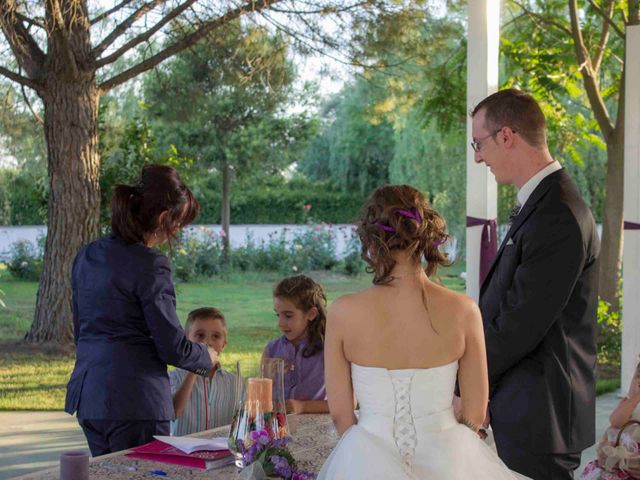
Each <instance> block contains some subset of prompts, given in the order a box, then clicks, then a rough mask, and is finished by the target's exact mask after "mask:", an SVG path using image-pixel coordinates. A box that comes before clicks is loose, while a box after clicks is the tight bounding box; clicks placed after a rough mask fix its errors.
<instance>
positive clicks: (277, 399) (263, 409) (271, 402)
mask: <svg viewBox="0 0 640 480" xmlns="http://www.w3.org/2000/svg"><path fill="white" fill-rule="evenodd" d="M236 369H237V382H238V385H237V386H236V398H238V403H237V405H236V408H235V412H234V415H233V420H232V423H231V430H230V431H229V450H231V452H232V453H233V454H234V456H235V458H236V466H238V467H239V468H244V467H245V466H246V465H245V463H246V462H245V460H244V453H245V452H246V451H247V450H248V449H249V448H250V447H251V444H252V442H253V440H252V438H251V432H254V431H260V430H264V431H266V432H267V434H268V435H269V438H271V439H278V438H284V437H286V436H287V435H289V429H288V428H287V415H286V413H287V412H286V405H285V398H284V361H283V360H282V359H280V358H263V359H262V361H261V362H260V364H259V367H258V368H255V367H253V368H252V365H251V364H250V362H247V364H246V365H245V366H244V367H243V366H242V365H240V363H239V362H238V364H237V367H236Z"/></svg>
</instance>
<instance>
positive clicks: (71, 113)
mask: <svg viewBox="0 0 640 480" xmlns="http://www.w3.org/2000/svg"><path fill="white" fill-rule="evenodd" d="M47 83H48V85H47V88H46V90H45V92H46V93H45V94H44V95H43V103H44V107H45V124H44V129H45V138H46V140H47V154H48V173H49V214H48V230H47V242H46V248H45V254H44V270H43V272H42V277H41V278H40V287H39V289H38V298H37V303H36V312H35V318H34V320H33V324H32V325H31V330H30V331H29V333H28V334H27V336H26V341H27V342H44V341H56V342H58V343H61V344H68V343H71V342H72V341H73V322H72V307H71V267H72V264H73V260H74V258H75V255H76V254H77V252H78V250H79V249H80V247H82V245H84V244H86V243H87V242H89V241H91V240H94V239H95V238H96V237H97V235H98V227H99V212H100V186H99V172H100V159H99V152H98V102H99V98H100V92H99V90H98V88H97V87H96V86H95V81H94V79H93V78H89V79H84V80H81V81H79V82H68V81H67V80H65V79H64V77H63V76H60V77H53V78H51V77H50V78H49V79H48V82H47Z"/></svg>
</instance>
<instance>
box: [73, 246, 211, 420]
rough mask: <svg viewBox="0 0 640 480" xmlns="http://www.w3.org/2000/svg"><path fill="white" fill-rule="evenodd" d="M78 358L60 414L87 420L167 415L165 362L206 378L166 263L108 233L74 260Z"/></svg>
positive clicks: (206, 366) (200, 350) (206, 362)
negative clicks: (179, 313)
mask: <svg viewBox="0 0 640 480" xmlns="http://www.w3.org/2000/svg"><path fill="white" fill-rule="evenodd" d="M72 287H73V323H74V334H75V341H76V363H75V367H74V369H73V373H72V374H71V379H70V380H69V383H68V384H67V398H66V402H65V411H66V412H67V413H71V414H73V413H74V412H76V411H77V416H78V418H81V419H90V420H173V419H174V417H175V414H174V411H173V401H172V397H171V388H170V385H169V377H168V375H167V364H169V365H175V366H176V367H180V368H183V369H185V370H190V371H192V372H195V373H198V374H200V375H208V374H209V372H210V370H211V359H210V357H209V353H208V351H207V348H206V347H205V346H204V345H200V344H196V343H192V342H190V341H189V340H187V338H186V336H185V333H184V330H183V329H182V326H181V325H180V321H179V320H178V316H177V314H176V296H175V291H174V288H173V282H172V278H171V268H170V266H169V260H168V259H167V257H165V256H164V255H162V254H161V253H160V252H158V251H156V250H154V249H151V248H148V247H145V246H144V245H141V244H134V245H131V244H127V243H126V242H124V241H123V240H121V239H119V238H118V237H116V236H115V235H113V234H112V235H108V236H106V237H103V238H101V239H100V240H97V241H95V242H93V243H90V244H88V245H85V246H84V247H83V248H82V249H81V250H80V252H79V253H78V255H77V256H76V259H75V261H74V264H73V271H72Z"/></svg>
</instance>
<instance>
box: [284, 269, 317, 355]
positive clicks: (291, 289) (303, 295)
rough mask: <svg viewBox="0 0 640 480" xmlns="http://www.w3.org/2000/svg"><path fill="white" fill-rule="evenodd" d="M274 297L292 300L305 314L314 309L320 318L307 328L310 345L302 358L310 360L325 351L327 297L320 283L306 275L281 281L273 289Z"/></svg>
mask: <svg viewBox="0 0 640 480" xmlns="http://www.w3.org/2000/svg"><path fill="white" fill-rule="evenodd" d="M273 296H274V297H277V298H284V299H287V300H290V301H291V302H293V303H294V304H295V306H296V307H298V308H299V309H300V310H302V311H303V312H308V311H309V310H311V309H312V308H313V307H315V308H316V309H317V310H318V316H317V317H316V318H315V320H313V321H312V322H311V323H310V324H309V326H308V327H307V336H308V338H309V344H308V345H307V346H306V347H305V349H304V351H303V352H302V356H303V357H305V358H309V357H311V356H312V355H314V354H315V353H316V352H319V351H322V350H323V349H324V331H325V328H326V326H327V297H326V296H325V294H324V291H323V290H322V287H321V286H320V284H319V283H317V282H314V281H313V280H312V279H311V278H309V277H307V276H305V275H296V276H294V277H287V278H285V279H283V280H280V282H278V283H277V284H276V286H275V287H274V288H273Z"/></svg>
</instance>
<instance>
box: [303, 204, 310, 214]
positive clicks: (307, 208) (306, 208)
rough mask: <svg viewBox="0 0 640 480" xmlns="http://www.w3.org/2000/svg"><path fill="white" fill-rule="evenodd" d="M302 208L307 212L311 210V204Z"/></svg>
mask: <svg viewBox="0 0 640 480" xmlns="http://www.w3.org/2000/svg"><path fill="white" fill-rule="evenodd" d="M302 208H304V209H305V210H306V211H307V212H308V211H309V210H311V204H310V203H307V204H306V205H305V206H304V207H302Z"/></svg>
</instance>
